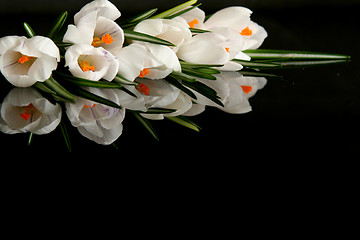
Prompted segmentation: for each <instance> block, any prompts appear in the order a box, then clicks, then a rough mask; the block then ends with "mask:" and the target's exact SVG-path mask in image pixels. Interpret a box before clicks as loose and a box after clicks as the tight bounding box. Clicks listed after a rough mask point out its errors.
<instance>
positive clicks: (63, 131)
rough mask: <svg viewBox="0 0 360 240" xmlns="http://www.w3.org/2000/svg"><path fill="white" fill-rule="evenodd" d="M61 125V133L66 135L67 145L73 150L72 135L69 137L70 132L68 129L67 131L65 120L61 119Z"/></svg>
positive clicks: (69, 149)
mask: <svg viewBox="0 0 360 240" xmlns="http://www.w3.org/2000/svg"><path fill="white" fill-rule="evenodd" d="M59 126H60V130H61V134H62V135H63V137H64V141H65V144H66V147H67V149H68V151H69V152H71V142H70V137H69V134H68V131H67V128H66V125H65V123H64V121H61V122H60V124H59Z"/></svg>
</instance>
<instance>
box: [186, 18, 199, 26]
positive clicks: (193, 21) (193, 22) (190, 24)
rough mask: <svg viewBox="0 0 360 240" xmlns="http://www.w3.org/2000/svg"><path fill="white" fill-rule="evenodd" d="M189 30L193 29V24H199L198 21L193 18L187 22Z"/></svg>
mask: <svg viewBox="0 0 360 240" xmlns="http://www.w3.org/2000/svg"><path fill="white" fill-rule="evenodd" d="M188 24H189V27H190V28H194V27H195V24H199V21H198V20H197V19H196V18H195V19H194V20H192V21H191V22H188Z"/></svg>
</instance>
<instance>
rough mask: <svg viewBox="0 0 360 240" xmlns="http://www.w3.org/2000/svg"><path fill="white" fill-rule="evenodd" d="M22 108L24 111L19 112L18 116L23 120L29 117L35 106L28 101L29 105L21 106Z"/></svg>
mask: <svg viewBox="0 0 360 240" xmlns="http://www.w3.org/2000/svg"><path fill="white" fill-rule="evenodd" d="M23 109H24V110H25V112H24V113H21V114H20V117H21V118H22V119H24V120H25V121H26V120H28V119H29V118H30V116H31V115H32V114H33V113H34V112H35V110H36V108H35V107H34V105H32V103H30V104H29V105H27V106H25V107H23Z"/></svg>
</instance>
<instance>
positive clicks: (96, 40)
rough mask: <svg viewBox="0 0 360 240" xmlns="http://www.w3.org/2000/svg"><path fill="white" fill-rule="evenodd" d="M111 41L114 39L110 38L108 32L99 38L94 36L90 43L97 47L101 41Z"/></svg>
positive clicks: (108, 42) (106, 42) (107, 42)
mask: <svg viewBox="0 0 360 240" xmlns="http://www.w3.org/2000/svg"><path fill="white" fill-rule="evenodd" d="M113 41H114V39H113V38H112V36H111V35H110V34H109V33H107V34H105V35H103V36H102V38H101V39H100V38H97V37H94V38H93V41H92V43H91V45H93V46H94V47H98V46H100V45H101V44H102V43H105V44H111V43H112V42H113Z"/></svg>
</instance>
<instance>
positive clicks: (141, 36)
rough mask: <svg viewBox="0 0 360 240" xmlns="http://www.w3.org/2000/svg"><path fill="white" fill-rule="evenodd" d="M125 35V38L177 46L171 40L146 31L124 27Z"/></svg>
mask: <svg viewBox="0 0 360 240" xmlns="http://www.w3.org/2000/svg"><path fill="white" fill-rule="evenodd" d="M124 36H125V38H128V39H131V40H136V41H142V42H148V43H153V44H160V45H165V46H170V47H175V45H174V44H172V43H171V42H169V41H166V40H163V39H161V38H157V37H153V36H151V35H148V34H145V33H140V32H135V31H132V30H129V29H124Z"/></svg>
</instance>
